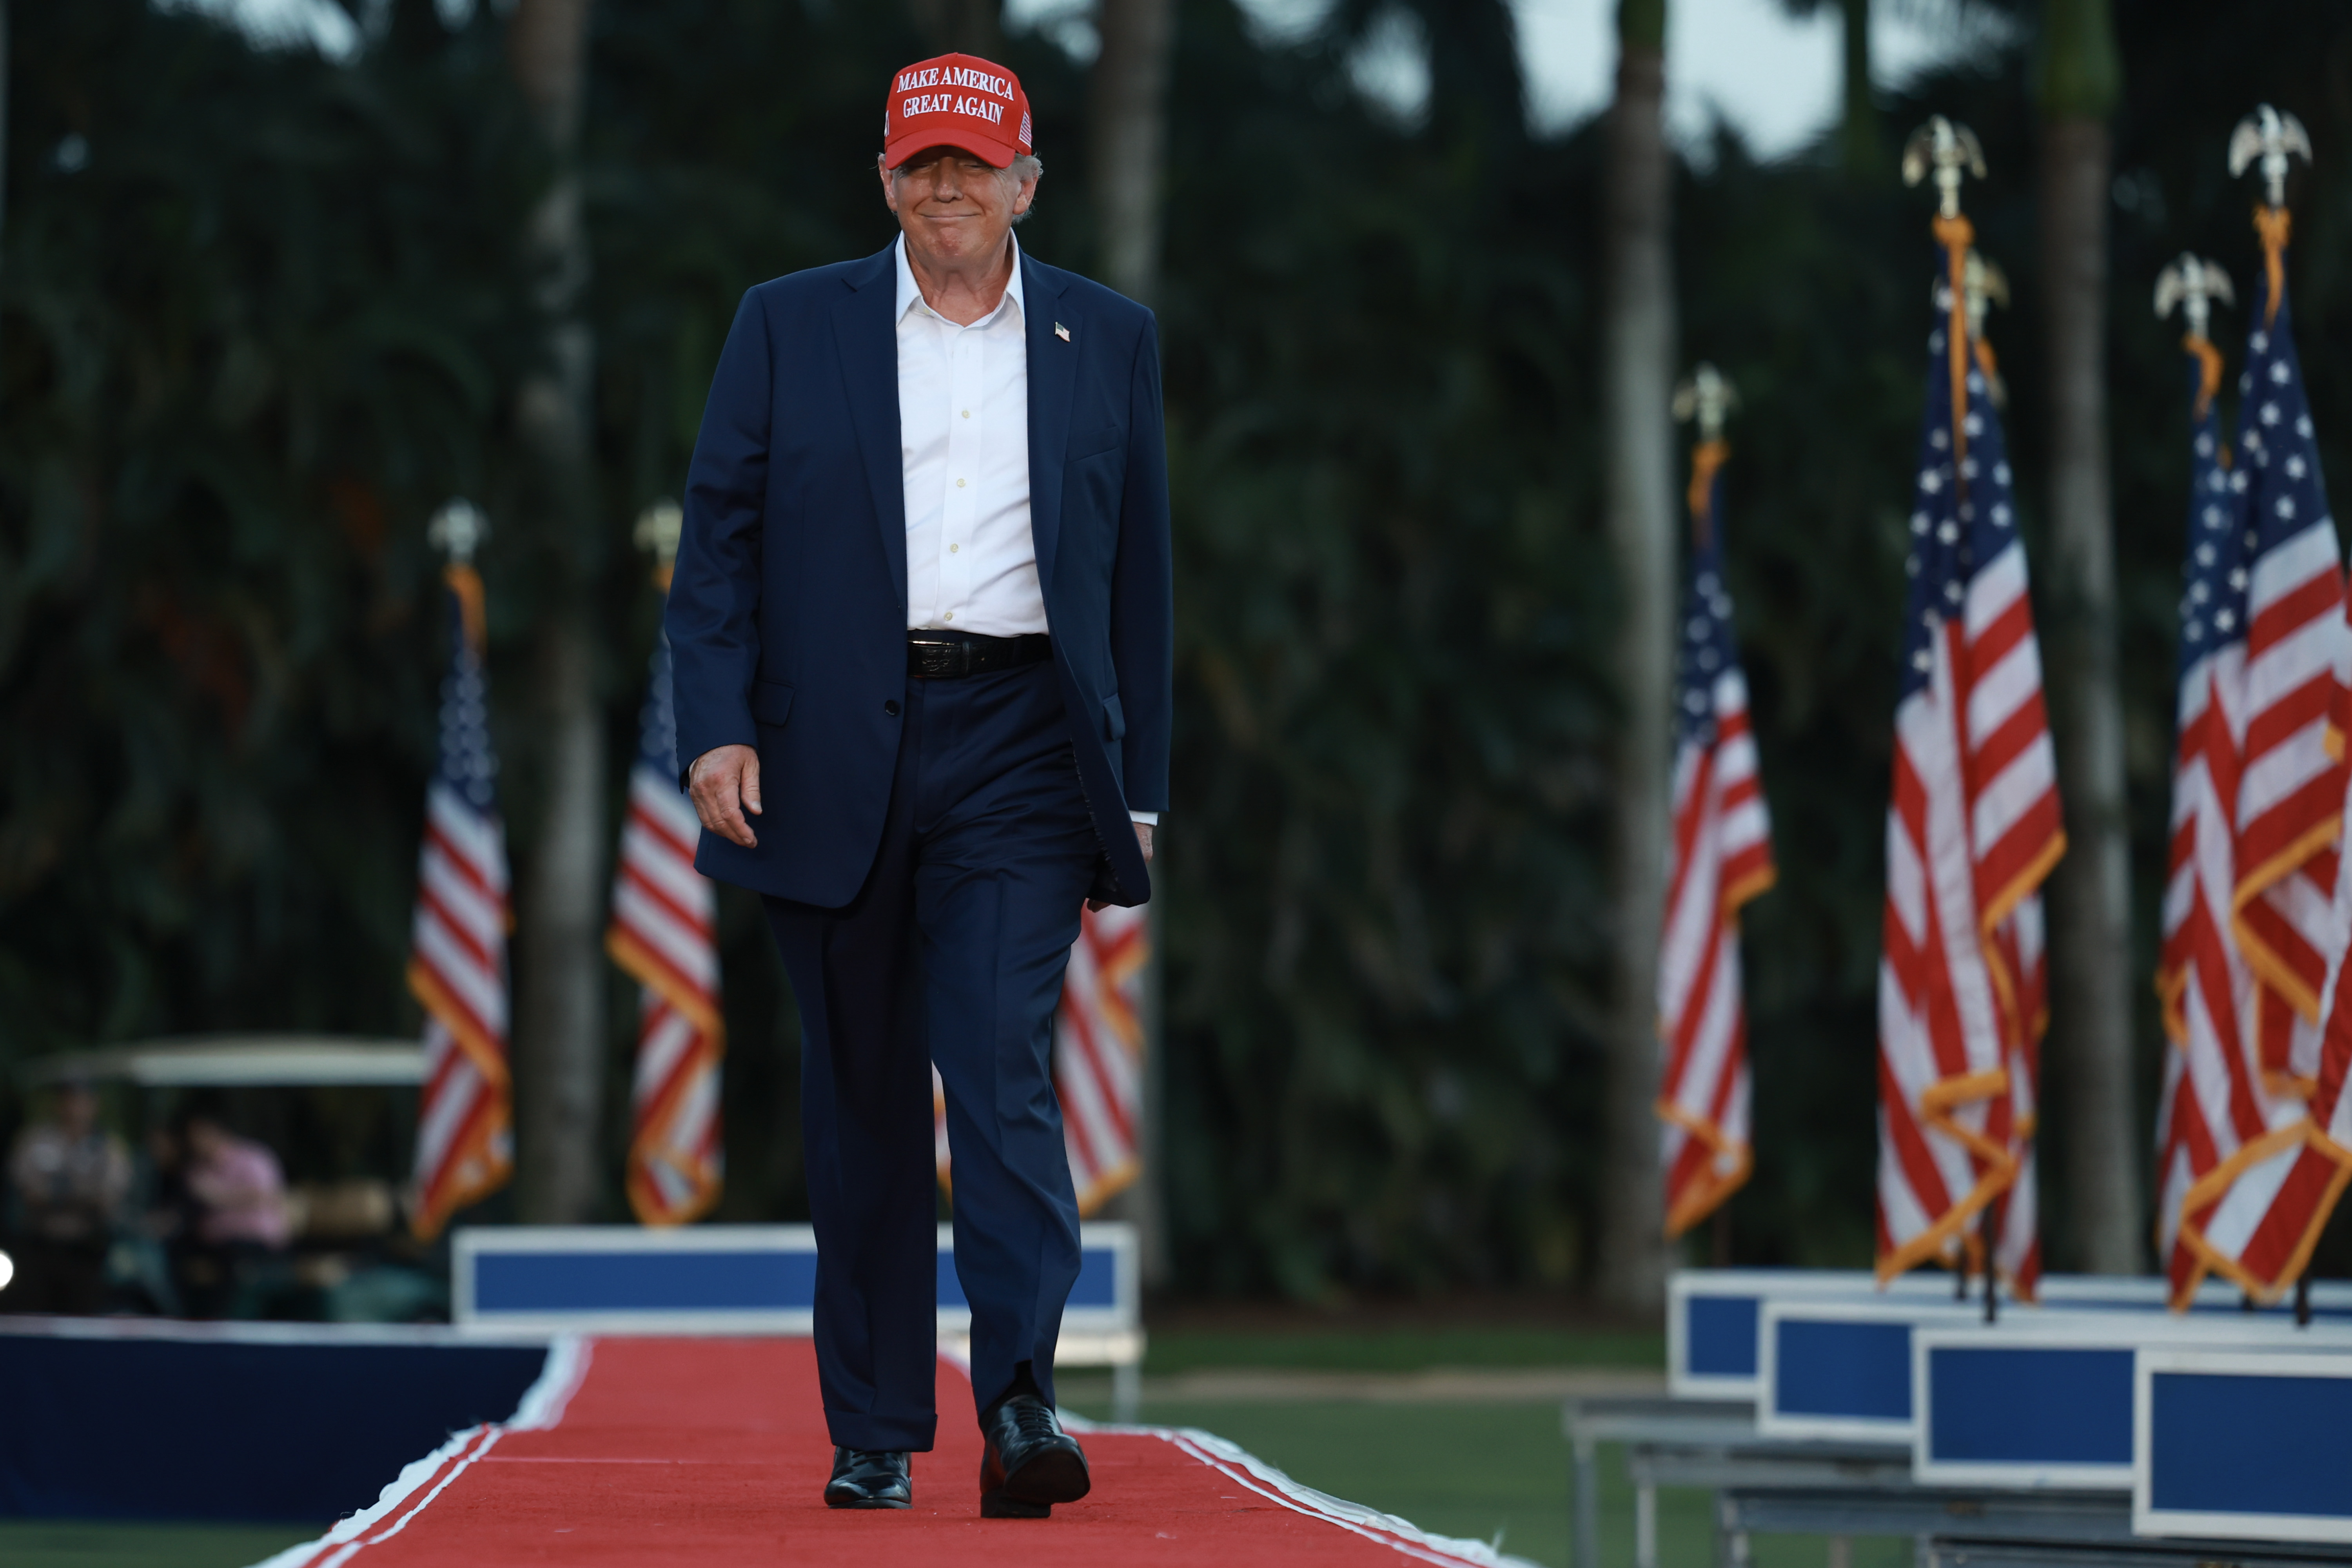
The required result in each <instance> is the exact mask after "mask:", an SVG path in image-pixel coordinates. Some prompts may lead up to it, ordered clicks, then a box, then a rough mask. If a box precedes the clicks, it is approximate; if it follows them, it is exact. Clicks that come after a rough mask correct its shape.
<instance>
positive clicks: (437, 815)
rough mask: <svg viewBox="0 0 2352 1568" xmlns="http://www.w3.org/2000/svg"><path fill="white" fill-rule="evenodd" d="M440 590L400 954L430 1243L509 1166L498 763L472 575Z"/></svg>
mask: <svg viewBox="0 0 2352 1568" xmlns="http://www.w3.org/2000/svg"><path fill="white" fill-rule="evenodd" d="M448 584H449V596H450V601H451V609H452V612H453V613H452V614H451V616H450V623H451V624H450V655H449V669H448V673H447V674H446V676H445V677H444V678H443V679H442V683H441V760H440V765H439V766H438V767H437V768H436V770H435V773H434V775H433V782H432V783H431V784H427V785H426V786H425V843H424V846H423V847H422V849H421V850H420V851H419V854H418V857H417V862H418V863H417V872H416V917H415V928H414V936H413V937H412V939H411V946H410V954H409V960H408V988H409V990H410V991H412V992H414V993H415V995H416V999H417V1001H418V1002H420V1003H422V1004H423V1005H424V1007H425V1091H424V1097H423V1100H422V1102H421V1103H420V1105H419V1106H418V1109H417V1118H416V1165H415V1193H414V1194H413V1197H412V1201H411V1212H410V1225H411V1226H412V1227H413V1228H414V1229H415V1232H416V1234H417V1235H418V1236H419V1237H428V1238H429V1237H434V1236H436V1235H438V1234H440V1231H441V1228H442V1226H445V1225H446V1224H448V1222H449V1216H450V1215H452V1214H454V1213H456V1212H457V1210H458V1209H461V1208H463V1207H465V1206H466V1205H467V1204H470V1203H473V1202H475V1201H477V1200H478V1199H479V1198H481V1197H482V1196H484V1195H485V1194H488V1193H490V1192H492V1191H494V1190H495V1189H497V1188H498V1187H499V1186H501V1185H503V1184H505V1182H506V1179H507V1176H508V1174H509V1172H510V1171H511V1170H512V1169H513V1167H514V1135H513V1129H512V1123H511V1116H510V1111H509V1089H508V1081H507V926H508V923H509V920H508V905H507V847H506V829H505V827H504V826H502V825H501V824H500V822H499V808H498V790H497V784H496V781H497V778H498V758H497V757H496V755H495V754H494V753H493V752H491V749H490V730H489V706H488V703H489V688H488V683H487V682H486V681H485V680H484V679H483V675H482V650H483V604H482V580H481V578H480V577H479V576H478V574H476V573H475V571H474V569H473V568H472V567H471V566H469V565H466V564H464V563H457V564H453V565H451V566H450V567H449V570H448Z"/></svg>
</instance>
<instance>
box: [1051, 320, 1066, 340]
mask: <svg viewBox="0 0 2352 1568" xmlns="http://www.w3.org/2000/svg"><path fill="white" fill-rule="evenodd" d="M1054 335H1055V337H1057V338H1059V339H1061V340H1062V341H1063V342H1069V341H1070V329H1069V328H1067V327H1066V326H1064V325H1062V323H1061V322H1059V321H1056V322H1055V323H1054Z"/></svg>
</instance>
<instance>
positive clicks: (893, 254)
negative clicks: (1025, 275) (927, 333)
mask: <svg viewBox="0 0 2352 1568" xmlns="http://www.w3.org/2000/svg"><path fill="white" fill-rule="evenodd" d="M890 259H891V260H892V261H893V262H895V263H897V265H898V309H897V310H895V311H893V312H892V314H891V317H890V319H891V320H892V321H905V320H906V319H907V312H908V310H913V309H914V308H915V306H916V305H918V304H919V303H920V302H921V300H922V298H923V291H922V290H921V289H918V288H916V287H915V269H914V268H911V267H908V265H907V237H906V236H905V235H904V234H903V233H902V234H900V235H899V236H898V243H897V244H895V245H893V246H891V247H890ZM1004 298H1005V299H1006V300H1012V301H1013V310H1015V311H1016V312H1018V313H1019V315H1020V316H1021V317H1022V319H1023V320H1024V321H1025V320H1027V319H1028V315H1029V301H1028V300H1025V299H1024V298H1022V294H1021V240H1020V237H1018V236H1015V237H1013V281H1012V282H1010V283H1008V284H1006V285H1005V287H1004ZM923 308H924V309H925V310H929V309H930V307H929V306H928V305H925V306H924V307H923ZM1003 309H1004V303H1003V300H999V301H997V306H996V310H1003ZM995 316H996V311H995V310H992V311H990V312H989V313H988V314H987V315H985V316H983V317H982V318H981V319H980V321H974V322H973V323H972V325H973V326H975V327H977V326H980V325H982V323H983V322H986V321H993V320H994V319H995ZM940 320H941V321H946V320H947V318H946V317H944V316H942V317H940Z"/></svg>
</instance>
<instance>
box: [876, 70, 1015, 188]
mask: <svg viewBox="0 0 2352 1568" xmlns="http://www.w3.org/2000/svg"><path fill="white" fill-rule="evenodd" d="M926 147H961V148H962V149H964V151H966V152H968V153H976V154H978V155H979V156H980V157H982V158H985V159H986V160H988V162H989V163H992V164H994V165H995V166H996V167H997V168H1000V169H1003V168H1008V167H1010V166H1011V165H1012V163H1013V159H1015V158H1018V157H1023V156H1025V155H1026V154H1027V153H1028V152H1029V150H1030V148H1029V95H1028V94H1027V93H1025V92H1024V91H1022V90H1021V79H1020V78H1019V77H1017V76H1014V75H1013V73H1012V72H1011V71H1009V70H1006V69H1005V68H1003V66H1001V65H997V64H995V63H994V62H993V61H991V60H984V59H982V58H980V57H979V56H978V55H940V56H939V57H938V58H935V59H928V60H924V61H922V62H920V63H919V64H917V65H911V66H908V68H906V69H905V70H902V71H900V72H898V75H896V76H894V77H892V78H891V79H890V100H889V102H888V103H887V105H885V106H884V108H883V110H882V165H883V167H885V168H887V169H895V168H897V167H898V165H899V164H901V163H905V162H906V161H907V160H908V159H909V158H911V157H913V156H914V155H915V154H916V153H919V152H921V151H922V150H923V149H924V148H926Z"/></svg>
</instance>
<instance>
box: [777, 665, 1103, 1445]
mask: <svg viewBox="0 0 2352 1568" xmlns="http://www.w3.org/2000/svg"><path fill="white" fill-rule="evenodd" d="M903 719H904V722H905V730H904V731H903V733H902V735H901V737H900V740H899V744H898V772H897V774H896V776H895V777H894V778H893V780H892V781H891V785H890V806H889V811H888V814H887V819H886V822H885V825H884V827H883V830H882V843H881V847H880V849H879V850H878V851H877V853H876V856H875V860H874V868H873V870H872V871H871V872H869V873H868V874H867V876H866V885H865V887H864V888H863V889H860V891H859V893H858V895H857V899H856V901H855V902H853V903H851V904H850V905H848V906H847V907H846V908H844V909H818V908H814V907H812V906H809V905H806V904H797V903H793V902H791V901H790V900H782V899H770V900H767V906H768V919H769V923H770V925H771V926H772V928H773V930H774V931H775V935H776V945H777V947H778V948H779V949H781V950H782V953H783V960H784V968H785V970H786V971H787V973H790V974H791V976H792V981H793V991H794V993H795V994H797V997H798V1000H799V1003H800V1013H801V1116H802V1122H803V1138H804V1142H805V1143H806V1151H807V1160H808V1184H809V1207H810V1210H811V1215H812V1217H813V1218H814V1221H815V1224H816V1245H817V1274H816V1354H817V1368H818V1373H819V1376H820V1378H821V1380H822V1384H823V1387H824V1410H825V1421H826V1424H827V1426H829V1427H830V1428H831V1430H832V1434H833V1440H834V1441H835V1443H837V1444H840V1445H842V1446H844V1447H852V1448H881V1449H896V1448H905V1449H914V1450H928V1449H929V1447H931V1446H932V1436H933V1434H934V1432H935V1430H936V1428H937V1426H938V1412H937V1411H936V1409H934V1407H933V1404H934V1402H933V1398H932V1390H933V1387H934V1378H935V1375H936V1373H935V1363H936V1356H937V1317H936V1310H937V1279H938V1276H937V1268H938V1241H937V1239H936V1238H937V1223H938V1222H937V1219H936V1214H937V1210H936V1206H935V1205H936V1199H935V1197H934V1195H933V1181H934V1176H933V1166H932V1142H931V1075H930V1068H931V1067H932V1066H933V1065H935V1064H936V1065H937V1067H938V1068H939V1070H940V1079H941V1080H942V1081H943V1082H944V1084H945V1085H946V1088H947V1122H948V1139H949V1143H950V1150H951V1153H952V1158H953V1161H954V1175H955V1193H954V1214H955V1264H956V1274H957V1276H958V1278H959V1279H961V1280H962V1282H963V1290H964V1296H965V1298H966V1299H967V1300H969V1301H970V1302H971V1383H972V1394H973V1396H974V1398H975V1400H976V1401H977V1403H978V1405H979V1407H980V1409H981V1410H982V1411H985V1410H987V1409H988V1408H989V1407H990V1406H991V1405H993V1404H995V1403H996V1402H997V1401H998V1400H999V1399H1001V1398H1002V1397H1003V1395H1004V1394H1005V1393H1006V1392H1007V1391H1008V1390H1009V1389H1010V1388H1011V1387H1012V1386H1013V1383H1014V1379H1015V1377H1016V1375H1017V1369H1018V1368H1019V1366H1020V1365H1021V1363H1024V1362H1025V1363H1029V1366H1030V1368H1031V1376H1032V1377H1033V1378H1034V1381H1035V1383H1036V1384H1037V1385H1038V1389H1039V1392H1041V1393H1043V1394H1045V1397H1046V1398H1047V1399H1048V1400H1049V1401H1050V1400H1051V1399H1052V1398H1053V1393H1054V1385H1053V1372H1054V1364H1053V1363H1054V1344H1055V1340H1056V1339H1057V1338H1058V1337H1059V1335H1060V1332H1061V1322H1062V1308H1063V1304H1064V1303H1065V1302H1066V1300H1068V1298H1069V1293H1070V1288H1071V1286H1072V1285H1074V1284H1075V1283H1076V1281H1077V1277H1078V1211H1077V1200H1076V1193H1075V1191H1074V1190H1073V1188H1072V1186H1071V1184H1070V1164H1069V1156H1068V1154H1067V1153H1066V1151H1065V1148H1064V1145H1063V1142H1062V1112H1061V1107H1060V1104H1059V1103H1058V1102H1057V1101H1056V1100H1055V1098H1054V1081H1053V1026H1054V1011H1055V1005H1056V1004H1057V1003H1058V1002H1059V1001H1060V998H1061V994H1062V972H1063V970H1064V969H1065V968H1066V966H1067V965H1068V963H1069V954H1070V945H1071V943H1073V942H1076V940H1077V935H1078V911H1079V909H1080V907H1081V906H1082V905H1083V904H1084V902H1085V900H1086V894H1087V887H1088V885H1089V884H1090V882H1091V881H1092V879H1093V872H1094V867H1095V863H1096V860H1097V858H1098V857H1099V855H1100V854H1101V847H1100V845H1099V842H1098V841H1097V837H1096V835H1095V829H1094V825H1093V822H1092V820H1091V818H1090V817H1089V816H1087V803H1086V798H1085V795H1084V792H1083V789H1082V787H1081V785H1080V784H1079V782H1078V773H1077V763H1076V756H1075V753H1074V752H1072V749H1071V744H1070V738H1069V731H1068V721H1067V719H1066V716H1065V709H1064V707H1063V703H1062V693H1061V686H1060V682H1059V680H1058V679H1056V677H1055V670H1054V666H1053V665H1052V664H1051V663H1045V664H1034V665H1028V666H1024V667H1023V668H1017V669H1010V670H1000V671H996V672H994V673H992V674H987V675H977V676H971V677H968V678H966V679H959V680H910V681H908V683H907V704H906V711H905V713H904V715H903Z"/></svg>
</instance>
